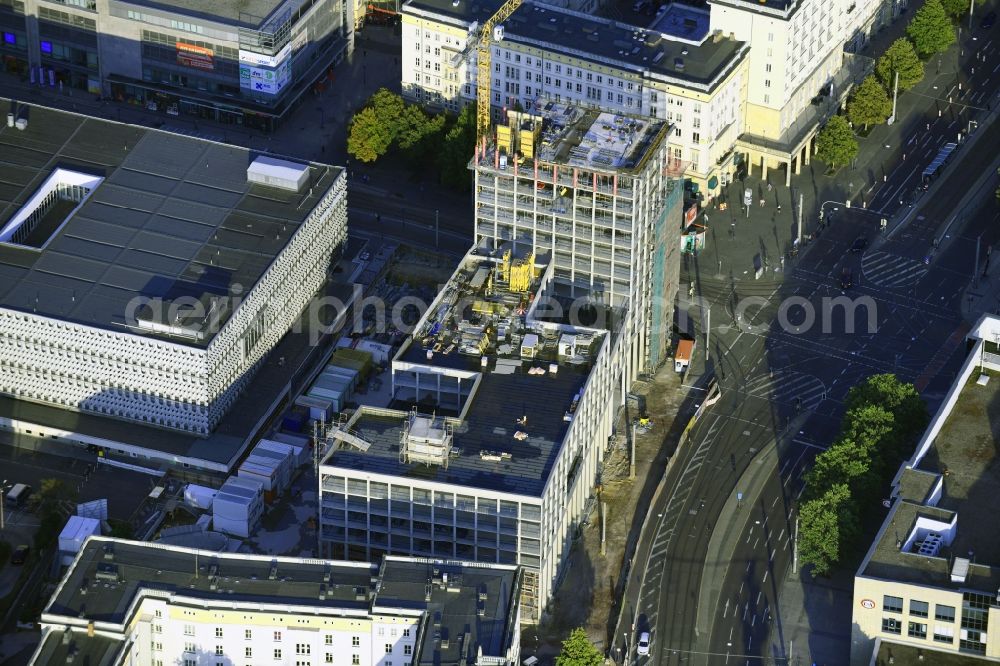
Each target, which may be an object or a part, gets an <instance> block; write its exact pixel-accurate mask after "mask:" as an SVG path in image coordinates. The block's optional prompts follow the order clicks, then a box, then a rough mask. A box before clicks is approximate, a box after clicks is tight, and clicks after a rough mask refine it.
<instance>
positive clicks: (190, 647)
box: [184, 643, 194, 652]
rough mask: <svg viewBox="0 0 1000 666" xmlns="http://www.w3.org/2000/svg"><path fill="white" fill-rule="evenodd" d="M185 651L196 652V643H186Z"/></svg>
mask: <svg viewBox="0 0 1000 666" xmlns="http://www.w3.org/2000/svg"><path fill="white" fill-rule="evenodd" d="M184 651H185V652H194V643H185V644H184Z"/></svg>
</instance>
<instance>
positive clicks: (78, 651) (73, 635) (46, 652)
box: [31, 628, 129, 666]
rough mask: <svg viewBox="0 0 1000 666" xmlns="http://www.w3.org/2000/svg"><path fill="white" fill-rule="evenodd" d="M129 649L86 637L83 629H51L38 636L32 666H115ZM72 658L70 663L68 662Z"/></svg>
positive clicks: (101, 638)
mask: <svg viewBox="0 0 1000 666" xmlns="http://www.w3.org/2000/svg"><path fill="white" fill-rule="evenodd" d="M128 645H129V643H127V642H126V641H124V640H122V639H120V638H109V637H107V636H100V635H94V636H87V633H86V628H81V629H79V630H77V631H71V630H64V629H52V630H49V631H46V632H45V633H44V634H43V635H42V642H41V644H40V645H39V646H38V647H37V648H36V649H35V654H34V655H33V656H32V661H31V663H33V664H45V665H46V666H47V665H48V664H69V663H75V664H87V665H88V666H106V665H108V666H109V665H110V664H117V663H120V662H119V658H120V656H122V651H123V650H124V649H125V648H126V647H127V646H128ZM70 654H72V655H73V660H72V662H71V661H70V659H69V656H70Z"/></svg>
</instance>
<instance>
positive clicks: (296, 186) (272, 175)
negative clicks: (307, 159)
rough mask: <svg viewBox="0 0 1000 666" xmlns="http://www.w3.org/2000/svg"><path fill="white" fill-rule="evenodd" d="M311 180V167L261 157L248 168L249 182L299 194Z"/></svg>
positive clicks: (264, 156)
mask: <svg viewBox="0 0 1000 666" xmlns="http://www.w3.org/2000/svg"><path fill="white" fill-rule="evenodd" d="M307 180H309V167H308V166H306V165H305V164H297V163H295V162H289V161H288V160H279V159H277V158H274V157H268V156H266V155H261V156H260V157H258V158H257V159H255V160H254V161H253V162H252V163H251V164H250V166H249V167H247V181H248V182H251V183H257V184H259V185H267V186H268V187H277V188H278V189H281V190H289V191H291V192H298V191H300V190H301V189H302V186H303V185H305V184H306V181H307Z"/></svg>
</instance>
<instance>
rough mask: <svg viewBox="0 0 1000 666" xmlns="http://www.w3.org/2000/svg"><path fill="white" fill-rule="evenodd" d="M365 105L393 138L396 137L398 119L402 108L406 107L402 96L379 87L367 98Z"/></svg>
mask: <svg viewBox="0 0 1000 666" xmlns="http://www.w3.org/2000/svg"><path fill="white" fill-rule="evenodd" d="M366 106H368V107H369V108H371V109H372V110H373V111H374V112H375V117H376V118H378V121H379V122H380V123H382V125H383V126H384V127H385V128H386V129H388V131H389V134H390V135H391V136H392V137H393V138H396V134H397V133H398V132H399V127H400V122H399V121H400V118H402V117H403V109H405V108H406V102H404V101H403V98H402V97H400V96H399V95H397V94H396V93H394V92H392V91H391V90H389V89H388V88H379V89H378V90H377V91H375V94H374V95H372V96H371V97H370V98H369V99H368V104H367V105H366Z"/></svg>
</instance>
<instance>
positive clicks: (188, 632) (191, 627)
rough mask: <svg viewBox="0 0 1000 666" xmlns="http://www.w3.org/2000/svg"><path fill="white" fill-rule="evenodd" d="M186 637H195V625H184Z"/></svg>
mask: <svg viewBox="0 0 1000 666" xmlns="http://www.w3.org/2000/svg"><path fill="white" fill-rule="evenodd" d="M184 635H185V636H194V625H193V624H185V625H184Z"/></svg>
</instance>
